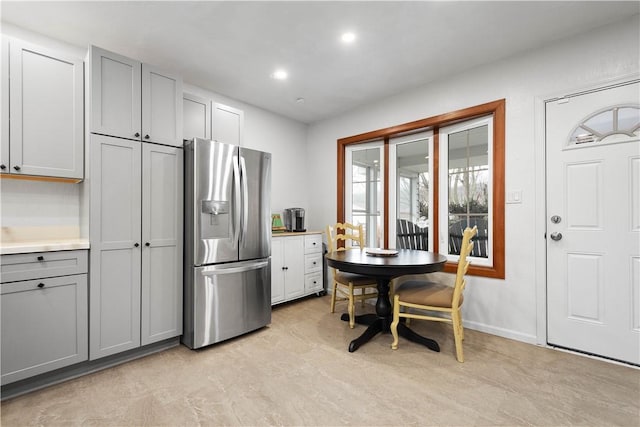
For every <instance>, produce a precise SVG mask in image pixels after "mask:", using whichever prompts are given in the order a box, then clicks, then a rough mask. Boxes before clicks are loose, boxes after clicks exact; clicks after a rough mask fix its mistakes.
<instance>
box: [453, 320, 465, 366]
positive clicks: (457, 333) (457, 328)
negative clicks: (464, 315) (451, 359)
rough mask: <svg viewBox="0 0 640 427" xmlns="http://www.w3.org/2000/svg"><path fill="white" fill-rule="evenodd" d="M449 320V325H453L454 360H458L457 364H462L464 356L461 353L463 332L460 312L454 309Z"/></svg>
mask: <svg viewBox="0 0 640 427" xmlns="http://www.w3.org/2000/svg"><path fill="white" fill-rule="evenodd" d="M451 320H452V322H451V323H453V337H454V339H455V342H456V359H458V362H460V363H462V362H464V354H463V353H462V337H463V331H462V321H461V318H460V310H455V309H454V310H453V311H452V312H451Z"/></svg>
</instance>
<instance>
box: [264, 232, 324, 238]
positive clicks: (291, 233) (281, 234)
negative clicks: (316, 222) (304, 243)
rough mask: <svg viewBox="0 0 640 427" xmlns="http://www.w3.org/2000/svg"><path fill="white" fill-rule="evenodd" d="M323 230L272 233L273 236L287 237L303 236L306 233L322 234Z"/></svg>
mask: <svg viewBox="0 0 640 427" xmlns="http://www.w3.org/2000/svg"><path fill="white" fill-rule="evenodd" d="M322 233H323V232H322V231H285V232H284V233H272V234H271V237H286V236H302V235H305V234H322Z"/></svg>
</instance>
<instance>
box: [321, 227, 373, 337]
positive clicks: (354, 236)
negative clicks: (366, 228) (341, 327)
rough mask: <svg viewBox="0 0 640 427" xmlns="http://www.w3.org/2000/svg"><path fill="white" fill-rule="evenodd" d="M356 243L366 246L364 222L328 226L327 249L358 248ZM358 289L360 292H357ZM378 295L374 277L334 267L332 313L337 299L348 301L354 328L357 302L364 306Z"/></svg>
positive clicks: (360, 246) (361, 247) (350, 320)
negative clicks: (342, 245)
mask: <svg viewBox="0 0 640 427" xmlns="http://www.w3.org/2000/svg"><path fill="white" fill-rule="evenodd" d="M340 241H342V242H344V247H340V244H339V242H340ZM355 244H357V245H358V248H359V249H363V248H364V244H365V243H364V233H363V231H362V224H360V225H353V224H349V223H336V224H335V225H334V226H331V225H328V226H327V249H328V251H329V252H333V251H344V250H350V249H351V250H353V249H355V248H356V246H354V245H355ZM368 288H373V290H371V289H369V291H367V289H368ZM356 290H359V291H360V292H359V293H356V292H355V291H356ZM377 296H378V291H377V282H376V280H375V279H374V278H372V277H368V276H362V275H360V274H354V273H346V272H342V271H339V270H336V269H334V271H333V292H332V293H331V313H334V312H335V311H336V301H348V306H347V308H348V312H349V327H350V328H352V329H353V327H354V325H355V302H356V301H361V302H362V305H363V306H364V301H365V300H367V299H370V298H377Z"/></svg>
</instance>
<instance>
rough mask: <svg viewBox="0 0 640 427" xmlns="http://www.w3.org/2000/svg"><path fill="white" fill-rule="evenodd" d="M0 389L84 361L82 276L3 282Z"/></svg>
mask: <svg viewBox="0 0 640 427" xmlns="http://www.w3.org/2000/svg"><path fill="white" fill-rule="evenodd" d="M0 289H1V291H0V293H1V294H2V296H1V298H0V300H1V307H0V312H1V313H2V320H1V322H0V323H1V324H2V335H1V336H2V344H1V345H0V347H1V348H2V356H1V357H2V385H4V384H8V383H11V382H14V381H18V380H22V379H25V378H28V377H31V376H34V375H38V374H42V373H44V372H48V371H51V370H54V369H58V368H62V367H63V366H69V365H72V364H74V363H79V362H82V361H84V360H87V348H88V346H87V342H88V340H87V337H88V335H87V322H88V318H87V275H86V274H77V275H73V276H63V277H53V278H47V279H39V280H26V281H20V282H12V283H3V284H2V285H0Z"/></svg>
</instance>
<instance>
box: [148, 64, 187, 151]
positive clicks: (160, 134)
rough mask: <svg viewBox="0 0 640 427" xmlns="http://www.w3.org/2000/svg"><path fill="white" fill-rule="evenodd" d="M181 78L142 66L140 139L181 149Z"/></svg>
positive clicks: (151, 67) (149, 66)
mask: <svg viewBox="0 0 640 427" xmlns="http://www.w3.org/2000/svg"><path fill="white" fill-rule="evenodd" d="M182 131H183V129H182V78H181V77H180V76H177V75H175V74H171V73H168V72H166V71H163V70H160V69H158V68H155V67H153V66H151V65H147V64H142V140H143V141H145V142H156V143H158V144H165V145H172V146H175V147H182Z"/></svg>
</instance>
